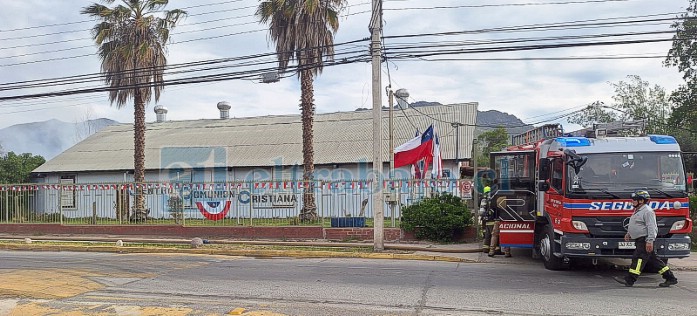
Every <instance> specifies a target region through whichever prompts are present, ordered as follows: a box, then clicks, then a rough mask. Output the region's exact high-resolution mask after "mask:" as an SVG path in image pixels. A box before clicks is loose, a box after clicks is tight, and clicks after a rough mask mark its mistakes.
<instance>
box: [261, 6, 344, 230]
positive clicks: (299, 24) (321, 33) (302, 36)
mask: <svg viewBox="0 0 697 316" xmlns="http://www.w3.org/2000/svg"><path fill="white" fill-rule="evenodd" d="M260 1H261V3H259V7H257V11H256V16H257V17H258V18H259V22H261V23H263V24H268V26H269V37H270V40H271V41H273V42H275V43H276V55H277V58H278V68H279V70H280V71H285V70H287V69H288V66H289V63H290V62H291V61H295V62H296V63H297V75H298V77H299V78H300V89H301V91H300V112H301V117H302V130H303V132H302V139H303V181H305V182H306V183H308V184H309V189H308V188H307V187H306V189H305V194H304V196H303V208H302V210H301V212H300V220H301V221H312V220H315V219H316V218H317V206H316V204H315V196H314V183H313V180H314V173H315V166H314V148H313V130H312V125H313V122H314V114H315V105H314V87H313V80H314V77H315V76H317V75H319V74H320V73H321V72H322V68H323V66H324V61H325V60H326V61H331V60H333V59H334V35H335V34H336V31H337V30H338V29H339V13H340V12H341V10H342V9H343V8H344V7H345V5H346V1H345V0H260Z"/></svg>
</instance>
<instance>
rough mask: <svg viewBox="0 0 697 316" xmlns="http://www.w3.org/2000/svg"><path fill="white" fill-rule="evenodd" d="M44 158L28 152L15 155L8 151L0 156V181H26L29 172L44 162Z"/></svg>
mask: <svg viewBox="0 0 697 316" xmlns="http://www.w3.org/2000/svg"><path fill="white" fill-rule="evenodd" d="M45 162H46V159H44V157H41V156H38V155H37V156H34V155H32V154H30V153H24V154H20V155H17V154H15V153H14V152H12V151H11V152H9V153H7V154H5V155H2V156H0V183H28V182H29V178H30V176H31V172H32V171H33V170H34V169H36V168H38V167H39V166H41V165H42V164H44V163H45Z"/></svg>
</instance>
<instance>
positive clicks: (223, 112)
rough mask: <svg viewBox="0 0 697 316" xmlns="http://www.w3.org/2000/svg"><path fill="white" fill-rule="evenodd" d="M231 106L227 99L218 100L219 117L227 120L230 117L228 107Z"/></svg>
mask: <svg viewBox="0 0 697 316" xmlns="http://www.w3.org/2000/svg"><path fill="white" fill-rule="evenodd" d="M231 108H232V107H231V106H230V103H228V102H227V101H220V102H218V110H220V119H221V120H227V119H229V118H230V109H231Z"/></svg>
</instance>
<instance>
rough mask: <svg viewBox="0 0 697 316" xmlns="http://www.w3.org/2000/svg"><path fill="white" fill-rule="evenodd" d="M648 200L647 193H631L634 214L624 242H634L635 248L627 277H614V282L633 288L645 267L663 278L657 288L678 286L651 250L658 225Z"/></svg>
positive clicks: (670, 273)
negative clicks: (654, 270) (652, 269)
mask: <svg viewBox="0 0 697 316" xmlns="http://www.w3.org/2000/svg"><path fill="white" fill-rule="evenodd" d="M650 199H651V197H650V196H649V192H647V191H646V190H637V191H635V192H634V193H632V204H633V205H634V214H632V217H630V218H629V226H628V227H627V234H626V235H625V236H624V240H625V241H630V240H634V245H635V246H636V248H635V250H634V253H633V254H632V264H631V265H630V266H629V271H627V275H626V276H625V277H624V278H618V277H615V281H617V282H619V283H622V284H624V285H625V286H633V285H634V282H636V280H637V278H639V275H641V272H642V271H644V269H645V268H646V267H647V266H648V267H653V268H654V269H656V271H658V274H660V275H661V276H662V277H663V279H664V281H663V282H662V283H659V284H658V286H660V287H669V286H671V285H674V284H678V279H677V278H675V275H673V272H672V271H670V268H668V266H667V265H666V264H665V263H664V262H663V261H661V259H658V257H657V256H656V251H655V249H654V248H653V242H654V241H655V240H656V235H657V234H658V225H657V224H656V213H654V211H653V209H652V208H651V207H650V206H648V203H649V200H650Z"/></svg>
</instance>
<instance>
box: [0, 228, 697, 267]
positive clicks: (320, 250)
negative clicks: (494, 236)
mask: <svg viewBox="0 0 697 316" xmlns="http://www.w3.org/2000/svg"><path fill="white" fill-rule="evenodd" d="M26 238H30V239H31V243H27V242H26ZM118 240H121V241H122V242H123V246H117V244H116V243H117V241H118ZM384 247H385V251H383V252H379V253H378V252H373V251H372V249H373V243H372V242H352V243H345V242H329V241H324V240H314V241H275V240H232V239H215V240H204V245H203V246H202V247H200V248H192V247H191V240H190V239H183V238H154V237H152V236H128V237H126V236H105V235H80V236H67V235H44V236H28V235H27V236H20V235H8V234H0V249H4V250H31V251H89V252H117V253H189V254H208V255H230V256H254V257H297V258H366V259H399V260H428V261H449V262H468V263H494V264H519V265H520V264H524V265H542V262H541V261H540V260H538V259H533V258H532V255H531V251H530V250H526V249H513V257H512V258H505V257H504V256H502V255H499V256H495V257H488V256H487V255H486V254H485V253H483V252H481V248H480V244H479V243H464V244H435V243H428V242H415V243H385V244H384ZM603 261H606V262H608V263H610V264H613V265H616V266H619V267H625V266H628V265H629V260H626V259H608V260H603ZM669 264H670V266H671V267H672V268H673V269H675V270H688V271H697V253H693V255H692V256H690V257H688V258H684V259H671V260H670V262H669Z"/></svg>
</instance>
